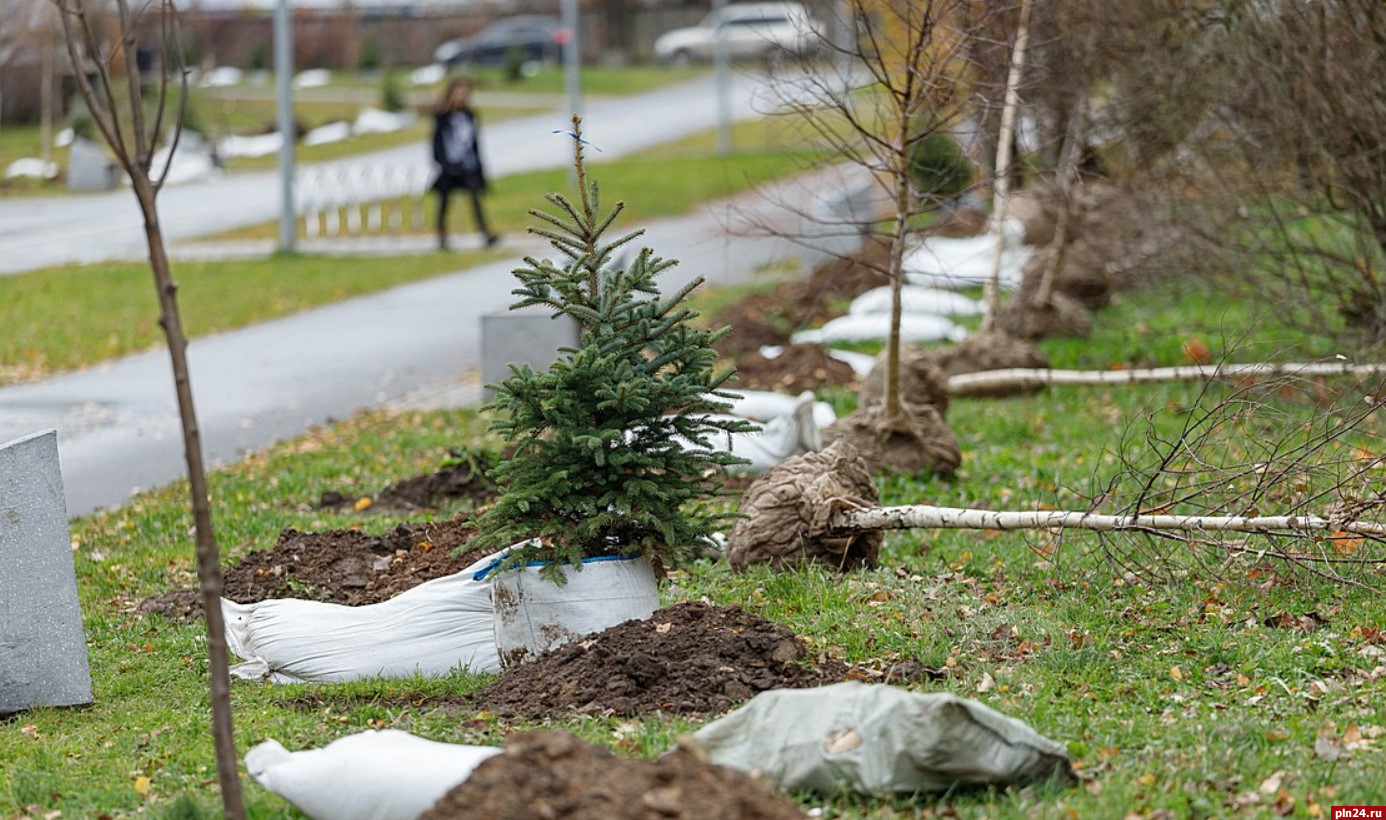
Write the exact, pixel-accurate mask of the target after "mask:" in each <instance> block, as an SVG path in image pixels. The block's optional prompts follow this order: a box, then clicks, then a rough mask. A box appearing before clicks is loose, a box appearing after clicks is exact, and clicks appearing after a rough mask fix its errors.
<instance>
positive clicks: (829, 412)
mask: <svg viewBox="0 0 1386 820" xmlns="http://www.w3.org/2000/svg"><path fill="white" fill-rule="evenodd" d="M767 358H770V357H767ZM727 393H728V394H731V395H735V396H736V398H734V399H731V409H730V410H729V411H728V412H730V413H731V414H732V415H733V416H739V417H741V418H743V419H750V420H752V421H769V420H770V419H773V418H775V417H776V416H790V415H793V414H794V411H795V409H796V408H798V406H799V402H801V401H803V400H804V397H805V396H807V397H808V398H809V400H813V394H812V393H811V392H805V393H801V394H799V395H797V396H791V395H789V394H787V393H773V392H771V391H769V390H728V391H727ZM714 398H715V397H714ZM717 400H718V401H723V399H717ZM835 421H837V411H836V410H833V406H832V405H831V404H828V403H827V402H825V401H814V402H813V422H814V424H817V425H818V426H819V427H827V426H828V425H830V424H832V423H833V422H835Z"/></svg>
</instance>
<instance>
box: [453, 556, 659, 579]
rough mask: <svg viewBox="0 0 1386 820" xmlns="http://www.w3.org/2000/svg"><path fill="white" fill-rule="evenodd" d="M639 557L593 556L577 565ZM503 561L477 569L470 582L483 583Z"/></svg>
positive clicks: (531, 564) (536, 564)
mask: <svg viewBox="0 0 1386 820" xmlns="http://www.w3.org/2000/svg"><path fill="white" fill-rule="evenodd" d="M639 557H640V556H638V555H594V556H592V557H591V558H584V559H582V560H581V561H579V562H578V563H580V564H599V563H602V562H604V561H634V560H635V559H637V558H639ZM504 561H505V556H504V555H502V556H501V557H499V558H497V559H496V560H494V561H492V562H491V563H489V564H487V565H486V566H484V567H482V568H481V569H479V570H477V571H476V572H475V573H473V575H472V580H473V581H485V580H486V576H487V575H490V574H491V572H492V571H493V570H494V569H495V568H496V567H499V566H500V565H501V563H503V562H504ZM552 563H553V561H527V562H525V568H526V569H528V568H530V567H547V566H549V565H550V564H552Z"/></svg>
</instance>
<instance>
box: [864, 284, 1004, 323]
mask: <svg viewBox="0 0 1386 820" xmlns="http://www.w3.org/2000/svg"><path fill="white" fill-rule="evenodd" d="M890 308H891V296H890V288H889V287H879V288H872V289H871V290H868V291H867V292H865V293H863V294H861V295H860V296H858V297H857V298H855V299H853V300H852V304H851V305H850V306H848V308H847V312H848V313H850V314H853V315H856V316H861V315H870V314H875V313H890ZM900 310H901V312H903V313H924V314H927V315H931V316H980V315H981V313H982V310H983V307H982V303H981V302H979V301H977V300H976V299H969V298H968V297H966V296H963V295H962V294H961V293H954V292H953V291H951V290H939V289H938V288H926V287H921V286H920V285H904V286H903V287H901V288H900Z"/></svg>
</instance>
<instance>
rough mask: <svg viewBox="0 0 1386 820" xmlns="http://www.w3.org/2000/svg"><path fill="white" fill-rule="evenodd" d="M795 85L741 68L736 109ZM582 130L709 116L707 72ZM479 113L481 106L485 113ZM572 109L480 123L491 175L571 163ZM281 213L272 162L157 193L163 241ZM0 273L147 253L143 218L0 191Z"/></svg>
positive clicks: (375, 159)
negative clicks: (566, 132)
mask: <svg viewBox="0 0 1386 820" xmlns="http://www.w3.org/2000/svg"><path fill="white" fill-rule="evenodd" d="M793 93H794V86H793V85H789V84H786V83H785V82H783V81H778V80H776V81H772V80H770V79H767V78H766V77H764V76H757V75H753V74H748V73H742V72H737V73H736V74H735V75H734V78H733V85H732V105H731V114H732V117H733V118H735V119H737V120H743V119H753V118H755V117H758V116H761V115H762V114H764V113H766V112H768V111H770V110H772V109H774V108H776V107H778V106H779V105H780V104H781V103H782V102H783V101H784V99H785V98H786V97H787V96H789V95H792V94H793ZM585 105H586V111H585V116H584V123H585V126H584V131H585V133H586V134H587V137H588V138H589V139H590V140H591V141H592V143H593V144H594V145H596V146H598V147H600V148H601V149H602V153H601V154H597V155H594V156H598V157H600V158H603V159H610V158H615V157H620V156H623V155H625V154H629V153H632V152H634V151H639V150H641V149H644V148H648V147H650V146H654V145H660V144H662V143H666V142H669V141H671V140H675V139H678V138H680V137H682V136H685V135H687V134H691V133H696V132H699V131H702V130H705V129H708V128H711V127H713V126H714V125H715V123H716V121H717V107H716V96H715V83H714V81H713V78H712V77H711V76H708V77H702V78H698V79H694V80H691V81H689V82H686V83H680V84H678V85H674V86H669V87H666V88H660V89H656V90H654V91H649V92H646V93H644V94H637V95H633V96H630V97H619V98H602V99H593V100H589V101H588V102H587V103H586V104H585ZM482 114H483V116H484V114H485V112H484V111H483V112H482ZM569 117H570V115H569V114H564V113H561V112H560V111H555V112H552V113H548V114H542V115H535V116H530V117H519V118H516V119H508V120H502V121H499V122H496V123H493V124H489V125H485V126H484V127H483V134H482V153H483V155H484V157H485V162H486V169H487V171H488V172H489V173H490V174H491V175H492V176H493V177H496V178H499V177H503V176H506V175H509V174H514V173H519V172H523V171H535V170H542V169H548V168H562V167H565V166H567V165H568V164H569V163H571V162H572V149H571V143H570V141H569V140H567V139H566V138H564V137H563V136H561V135H556V134H555V133H554V131H555V130H562V129H569V128H571V127H572V125H571V122H570V121H569ZM313 167H314V168H315V169H317V171H318V172H319V173H322V174H327V175H332V174H337V173H345V169H347V168H349V167H356V168H360V167H371V168H376V169H380V168H386V167H388V168H392V169H395V170H396V171H399V172H403V171H406V170H409V169H414V170H415V171H417V172H419V173H424V174H426V173H427V172H428V171H429V170H430V169H431V167H432V161H431V159H430V157H429V153H428V147H427V146H426V145H423V144H421V143H420V144H410V145H404V146H399V147H397V148H391V149H386V150H382V151H375V152H370V153H367V154H360V155H356V156H353V157H349V158H345V159H341V160H334V161H331V162H324V163H319V164H317V165H315V166H313ZM278 215H279V187H278V177H277V175H276V174H275V172H272V171H260V172H250V173H240V174H231V175H227V176H223V177H220V178H217V179H211V180H206V181H201V182H192V183H187V184H183V185H173V186H169V187H168V188H165V189H164V191H163V192H162V193H161V194H160V195H159V219H160V222H161V224H162V227H163V230H164V236H165V238H166V240H167V241H169V242H180V241H185V240H189V239H194V238H197V237H202V236H207V235H210V234H215V233H221V232H224V231H229V230H233V229H235V228H239V227H243V226H246V225H255V224H259V223H263V222H269V221H272V220H274V219H276V218H277V217H278ZM0 247H3V248H4V250H5V252H4V253H3V254H0V275H4V274H7V273H18V272H22V271H27V270H33V269H35V268H40V267H46V266H51V265H64V264H72V263H87V262H97V261H103V260H108V259H143V258H145V255H146V253H147V251H146V249H145V238H144V227H143V219H142V217H141V215H140V212H139V208H138V206H137V204H136V202H135V198H134V196H133V195H132V194H131V193H130V192H129V191H128V190H116V191H108V192H103V193H99V194H89V195H85V196H61V197H34V198H25V199H11V200H0Z"/></svg>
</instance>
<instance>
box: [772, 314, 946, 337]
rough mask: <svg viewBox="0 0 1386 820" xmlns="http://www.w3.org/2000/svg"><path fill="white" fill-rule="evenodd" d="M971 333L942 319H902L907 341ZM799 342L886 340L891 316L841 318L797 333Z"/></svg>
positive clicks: (905, 316)
mask: <svg viewBox="0 0 1386 820" xmlns="http://www.w3.org/2000/svg"><path fill="white" fill-rule="evenodd" d="M966 337H967V331H966V330H965V329H964V328H962V327H961V326H959V325H956V324H954V323H953V322H951V321H949V320H948V319H946V318H944V317H942V316H930V315H929V314H927V313H905V314H902V315H901V316H900V339H901V340H902V341H906V342H941V341H950V342H960V341H962V340H963V339H964V338H966ZM791 338H792V339H793V341H794V342H796V343H805V342H811V343H815V344H832V343H833V342H861V341H884V340H885V339H888V338H890V314H888V313H859V314H855V315H854V314H851V313H849V314H847V315H846V316H839V317H837V318H836V319H832V320H830V321H828V322H827V323H826V324H824V325H823V326H822V327H818V328H810V329H808V330H800V331H797V332H796V333H795V334H794V335H793V336H792V337H791Z"/></svg>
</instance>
